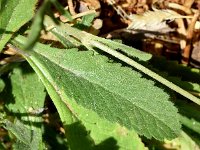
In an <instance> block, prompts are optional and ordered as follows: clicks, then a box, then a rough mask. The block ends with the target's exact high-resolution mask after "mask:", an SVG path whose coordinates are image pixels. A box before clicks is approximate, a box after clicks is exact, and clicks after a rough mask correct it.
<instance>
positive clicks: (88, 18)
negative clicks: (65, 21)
mask: <svg viewBox="0 0 200 150" xmlns="http://www.w3.org/2000/svg"><path fill="white" fill-rule="evenodd" d="M94 17H95V13H93V14H89V15H85V16H83V18H82V21H81V22H79V23H77V24H75V26H74V27H76V28H78V29H80V30H83V29H87V28H89V27H90V26H91V25H92V21H93V20H94Z"/></svg>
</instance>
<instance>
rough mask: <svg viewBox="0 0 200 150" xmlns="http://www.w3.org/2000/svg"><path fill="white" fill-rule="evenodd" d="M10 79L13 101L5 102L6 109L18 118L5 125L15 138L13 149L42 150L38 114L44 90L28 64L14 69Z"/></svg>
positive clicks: (40, 120)
mask: <svg viewBox="0 0 200 150" xmlns="http://www.w3.org/2000/svg"><path fill="white" fill-rule="evenodd" d="M10 79H11V85H12V91H10V92H12V95H13V99H11V98H8V99H7V100H6V102H7V103H8V104H7V108H8V110H9V111H11V112H12V113H13V115H14V116H16V117H18V118H20V120H18V119H17V121H15V123H9V122H7V123H6V128H7V129H8V130H10V131H11V132H12V133H13V134H14V135H15V136H16V137H17V142H16V143H15V144H14V147H15V148H16V149H17V148H20V147H21V146H25V147H26V148H25V149H30V150H35V149H43V143H42V130H41V125H42V117H41V116H40V113H41V111H42V110H43V106H44V100H45V96H46V93H45V91H44V90H45V88H44V86H43V84H42V83H41V82H40V80H39V79H38V76H37V74H36V73H35V72H33V70H32V68H30V66H29V65H28V64H23V65H22V66H20V67H18V68H15V69H14V70H13V73H12V74H11V77H10ZM8 90H9V89H8ZM10 90H11V89H10ZM8 94H9V95H10V94H11V93H8ZM6 98H7V97H4V98H3V99H6ZM22 131H23V132H22ZM25 139H26V140H25ZM22 143H23V144H22Z"/></svg>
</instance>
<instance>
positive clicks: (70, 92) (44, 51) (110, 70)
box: [15, 37, 180, 140]
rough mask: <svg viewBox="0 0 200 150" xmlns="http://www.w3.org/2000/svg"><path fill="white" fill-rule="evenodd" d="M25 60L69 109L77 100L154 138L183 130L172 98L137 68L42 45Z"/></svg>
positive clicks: (21, 39) (80, 103) (107, 117)
mask: <svg viewBox="0 0 200 150" xmlns="http://www.w3.org/2000/svg"><path fill="white" fill-rule="evenodd" d="M15 42H16V43H15V44H16V45H17V44H24V43H25V39H24V38H22V37H18V38H17V39H16V40H15ZM25 57H26V59H27V60H28V61H29V63H30V64H31V65H32V67H34V69H35V70H36V68H37V70H39V71H37V73H38V74H40V76H41V75H42V76H43V78H45V80H48V82H49V83H48V84H50V85H51V86H53V87H54V89H55V90H56V91H57V93H59V96H62V94H64V96H63V99H64V100H65V103H66V105H67V106H68V108H69V109H70V108H71V107H70V106H71V104H72V102H73V101H71V99H74V100H75V101H76V102H77V103H78V104H79V105H81V106H83V107H84V108H86V109H88V110H92V111H95V112H96V113H97V114H98V115H99V116H100V117H101V118H105V119H107V120H109V121H110V122H113V123H119V124H120V125H122V126H125V127H127V128H128V129H134V130H136V131H137V132H138V133H139V134H142V135H145V136H146V137H148V138H151V137H154V138H156V139H159V140H163V139H164V138H168V139H171V138H174V137H176V135H177V134H178V133H179V131H180V123H179V118H178V115H177V109H176V108H175V107H174V106H173V104H172V103H171V102H170V101H168V100H169V95H168V94H167V93H165V92H164V91H163V90H162V89H160V88H158V87H156V86H154V82H153V81H150V80H147V79H145V78H142V75H141V74H140V73H138V72H136V71H134V70H131V69H129V68H126V67H122V66H121V65H120V64H115V63H109V62H108V61H109V60H108V59H107V58H106V57H103V56H99V55H95V56H94V55H93V53H92V52H90V51H87V52H78V51H77V50H75V49H71V50H66V51H65V52H64V51H63V49H55V48H50V47H47V46H44V45H41V44H38V45H37V46H36V48H35V51H34V52H33V53H30V54H27V55H26V56H25ZM42 80H44V79H42ZM45 86H46V87H47V86H49V85H47V84H45ZM49 94H50V95H51V91H49ZM52 99H53V98H52ZM57 109H58V108H57ZM76 109H77V108H73V107H72V110H73V111H75V112H73V111H70V112H71V113H73V114H79V113H78V112H76V111H77V110H76ZM70 110H71V109H70Z"/></svg>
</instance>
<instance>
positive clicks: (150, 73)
mask: <svg viewBox="0 0 200 150" xmlns="http://www.w3.org/2000/svg"><path fill="white" fill-rule="evenodd" d="M89 43H90V44H91V45H92V46H95V47H97V48H99V49H100V50H103V51H104V52H106V53H108V54H110V55H112V56H114V57H116V58H118V59H120V60H122V61H123V62H125V63H127V64H129V65H131V66H132V67H134V68H136V69H138V70H139V71H142V72H143V73H145V74H146V75H148V76H150V77H152V78H153V79H155V80H157V81H159V82H160V83H162V84H164V85H166V86H167V87H168V88H170V89H172V90H174V91H176V92H177V93H179V94H181V95H183V96H184V97H186V98H188V99H190V100H191V101H193V102H194V103H196V104H198V105H200V99H198V98H197V97H195V96H193V95H192V94H190V93H188V92H187V91H185V90H183V89H182V88H180V87H178V86H177V85H175V84H174V83H172V82H170V81H168V80H166V79H165V78H163V77H161V76H160V75H158V74H156V73H155V72H153V71H151V70H149V69H148V68H146V67H144V66H142V65H141V64H139V63H137V62H136V61H134V60H132V59H130V58H129V57H127V56H125V55H123V54H121V53H119V52H117V51H115V50H113V49H111V48H109V47H108V46H105V45H103V44H101V43H100V42H97V41H93V40H90V41H89Z"/></svg>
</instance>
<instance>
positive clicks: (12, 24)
mask: <svg viewBox="0 0 200 150" xmlns="http://www.w3.org/2000/svg"><path fill="white" fill-rule="evenodd" d="M36 2H37V0H28V1H27V0H1V1H0V5H1V9H0V18H1V19H0V51H1V50H2V49H3V47H4V45H5V44H6V43H7V42H8V40H9V39H10V38H11V36H12V35H13V33H14V32H16V31H17V30H18V29H19V28H20V27H21V26H22V25H24V24H25V23H26V22H28V21H29V20H30V19H31V18H32V17H33V14H34V8H35V4H36Z"/></svg>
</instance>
